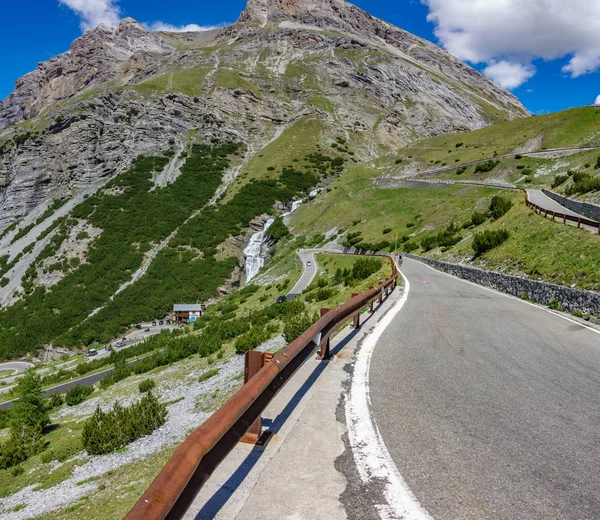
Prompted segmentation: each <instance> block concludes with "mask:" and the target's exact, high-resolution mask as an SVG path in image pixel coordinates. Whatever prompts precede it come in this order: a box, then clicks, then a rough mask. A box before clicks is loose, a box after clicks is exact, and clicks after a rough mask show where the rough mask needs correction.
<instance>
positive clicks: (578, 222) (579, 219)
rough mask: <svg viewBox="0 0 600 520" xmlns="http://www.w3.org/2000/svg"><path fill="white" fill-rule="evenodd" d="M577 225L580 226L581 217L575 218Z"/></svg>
mask: <svg viewBox="0 0 600 520" xmlns="http://www.w3.org/2000/svg"><path fill="white" fill-rule="evenodd" d="M577 227H578V228H580V227H581V217H579V218H578V219H577Z"/></svg>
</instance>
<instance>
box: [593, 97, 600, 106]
mask: <svg viewBox="0 0 600 520" xmlns="http://www.w3.org/2000/svg"><path fill="white" fill-rule="evenodd" d="M594 104H595V105H600V96H598V97H597V98H596V102H595V103H594Z"/></svg>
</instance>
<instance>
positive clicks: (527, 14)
mask: <svg viewBox="0 0 600 520" xmlns="http://www.w3.org/2000/svg"><path fill="white" fill-rule="evenodd" d="M245 3H246V1H245V0H226V1H221V2H215V1H214V0H211V1H206V0H171V1H170V2H168V3H165V2H158V1H156V0H120V2H118V3H115V2H114V0H3V1H2V3H1V4H0V49H1V51H0V60H1V63H2V64H3V66H2V69H1V71H0V99H3V98H5V97H6V96H7V95H8V94H9V93H10V92H11V91H12V90H13V87H14V82H15V80H16V79H17V78H19V77H20V76H22V75H23V74H25V73H27V72H29V71H31V70H33V69H34V68H35V67H36V65H37V63H38V62H40V61H45V60H47V59H49V58H50V57H52V56H54V55H56V54H59V53H61V52H64V51H65V50H67V49H68V48H69V46H70V43H71V41H72V40H74V39H75V38H77V37H78V36H80V35H81V33H82V28H85V27H89V26H93V25H94V24H96V23H97V21H98V20H100V19H107V17H108V19H109V20H113V19H118V17H119V16H120V17H126V16H131V17H133V18H135V19H137V20H138V21H140V22H143V23H146V24H153V23H157V22H162V23H167V24H171V25H174V26H184V25H187V24H198V25H201V26H212V25H218V24H223V23H225V22H233V21H235V20H236V19H237V17H238V15H239V13H240V12H241V11H242V10H243V9H244V7H245ZM353 3H355V4H356V5H358V6H359V7H362V8H363V9H366V10H368V11H369V12H370V13H371V14H373V15H374V16H377V17H379V18H382V19H384V20H386V21H388V22H390V23H392V24H394V25H397V26H398V27H401V28H403V29H406V30H407V31H410V32H412V33H414V34H416V35H418V36H421V37H423V38H426V39H428V40H430V41H433V42H436V43H438V44H441V45H443V46H444V47H445V48H447V49H448V50H449V51H451V52H452V53H453V54H454V55H456V56H457V57H459V58H461V59H463V60H465V61H468V62H469V63H470V64H471V65H472V66H475V67H476V68H477V69H478V70H481V71H483V72H485V73H486V74H488V76H490V77H491V78H493V79H494V80H495V81H496V82H498V83H500V84H502V85H503V86H506V87H508V88H510V89H511V90H512V91H513V92H514V93H515V94H516V95H517V96H518V97H519V98H520V99H521V101H522V102H523V104H524V105H525V106H526V107H527V108H528V109H529V110H530V111H531V112H533V113H546V112H553V111H557V110H562V109H565V108H569V107H573V106H581V105H585V104H589V103H591V102H593V101H594V100H595V99H596V97H597V96H598V95H599V94H600V82H599V81H598V79H599V74H598V69H599V68H600V0H570V1H569V2H567V3H564V4H565V6H560V5H559V3H557V2H556V1H555V0H527V2H522V0H486V2H481V1H480V0H355V1H354V2H353ZM69 6H71V7H69ZM465 6H467V7H465ZM72 8H75V9H77V8H79V13H77V12H75V10H74V9H72ZM428 17H429V18H428Z"/></svg>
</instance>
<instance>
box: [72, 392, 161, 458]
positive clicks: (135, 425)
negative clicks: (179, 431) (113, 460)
mask: <svg viewBox="0 0 600 520" xmlns="http://www.w3.org/2000/svg"><path fill="white" fill-rule="evenodd" d="M166 417H167V409H166V405H164V404H160V403H159V402H158V399H157V398H156V397H155V396H154V394H153V393H152V392H149V393H147V394H146V395H144V397H143V398H142V399H141V401H140V402H139V403H137V404H134V405H132V406H129V407H128V408H123V407H122V406H121V405H119V403H115V404H114V406H113V409H112V410H111V411H109V412H103V411H102V410H101V409H100V407H98V408H97V409H96V411H95V412H94V415H93V416H92V417H90V418H89V419H88V420H87V421H86V422H85V424H84V426H83V431H82V434H81V441H82V443H83V447H84V449H85V450H86V451H87V452H88V453H89V454H90V455H104V454H107V453H113V452H115V451H117V450H118V449H120V448H123V447H125V446H127V445H128V444H130V443H132V442H133V441H135V440H136V439H139V438H140V437H143V436H145V435H150V434H151V433H152V432H153V431H154V430H156V429H157V428H160V427H161V426H162V425H163V424H164V423H165V419H166Z"/></svg>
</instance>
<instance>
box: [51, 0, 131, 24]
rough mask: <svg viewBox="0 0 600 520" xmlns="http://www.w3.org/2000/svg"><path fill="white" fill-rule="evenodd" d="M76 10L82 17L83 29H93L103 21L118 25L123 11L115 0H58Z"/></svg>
mask: <svg viewBox="0 0 600 520" xmlns="http://www.w3.org/2000/svg"><path fill="white" fill-rule="evenodd" d="M58 3H59V4H62V5H65V6H67V7H69V8H70V9H72V10H73V11H75V13H76V14H77V16H79V18H80V19H81V24H80V26H81V30H83V31H87V30H88V29H93V28H94V27H97V26H98V25H100V24H101V23H106V24H109V25H118V24H119V20H120V18H121V16H120V15H121V11H120V9H119V6H118V5H117V4H116V2H115V1H114V0H58Z"/></svg>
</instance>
